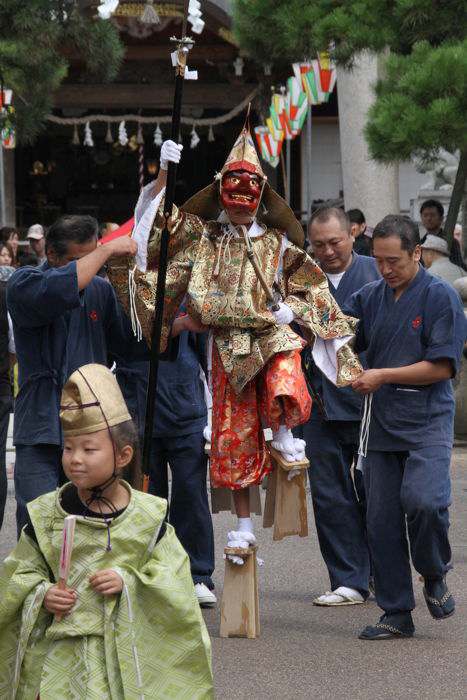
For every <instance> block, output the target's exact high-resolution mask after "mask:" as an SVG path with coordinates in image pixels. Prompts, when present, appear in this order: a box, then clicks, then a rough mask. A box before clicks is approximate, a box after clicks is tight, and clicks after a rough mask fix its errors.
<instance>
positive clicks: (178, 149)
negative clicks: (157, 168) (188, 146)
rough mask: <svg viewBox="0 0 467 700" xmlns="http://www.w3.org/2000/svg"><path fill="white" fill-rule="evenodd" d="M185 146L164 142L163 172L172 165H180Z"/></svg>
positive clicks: (162, 152)
mask: <svg viewBox="0 0 467 700" xmlns="http://www.w3.org/2000/svg"><path fill="white" fill-rule="evenodd" d="M182 149H183V146H182V144H181V143H175V141H170V140H169V141H164V143H163V144H162V147H161V159H160V160H161V170H167V168H168V165H169V162H170V163H180V158H181V155H182Z"/></svg>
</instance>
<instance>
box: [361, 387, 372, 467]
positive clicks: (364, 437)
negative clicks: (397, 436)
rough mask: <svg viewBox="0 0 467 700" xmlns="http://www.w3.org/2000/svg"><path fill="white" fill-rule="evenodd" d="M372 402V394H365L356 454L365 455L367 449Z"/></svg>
mask: <svg viewBox="0 0 467 700" xmlns="http://www.w3.org/2000/svg"><path fill="white" fill-rule="evenodd" d="M372 402H373V394H372V393H371V394H366V395H365V399H364V401H363V416H362V422H361V423H360V444H359V446H358V454H359V455H360V457H366V453H367V450H368V439H369V437H370V423H371V404H372Z"/></svg>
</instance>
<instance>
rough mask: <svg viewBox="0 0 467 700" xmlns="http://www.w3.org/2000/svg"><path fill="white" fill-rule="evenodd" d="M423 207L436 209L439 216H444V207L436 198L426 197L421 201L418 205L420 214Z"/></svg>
mask: <svg viewBox="0 0 467 700" xmlns="http://www.w3.org/2000/svg"><path fill="white" fill-rule="evenodd" d="M425 209H437V210H438V214H439V215H440V217H441V218H443V216H444V207H443V205H442V204H441V202H440V201H439V200H437V199H427V200H426V202H423V204H422V206H421V207H420V214H422V212H424V211H425Z"/></svg>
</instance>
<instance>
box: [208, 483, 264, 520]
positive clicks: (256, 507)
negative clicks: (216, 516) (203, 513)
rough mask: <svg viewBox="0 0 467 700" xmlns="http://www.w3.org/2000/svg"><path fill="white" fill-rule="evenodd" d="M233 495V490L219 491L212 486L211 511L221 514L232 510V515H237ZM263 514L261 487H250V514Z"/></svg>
mask: <svg viewBox="0 0 467 700" xmlns="http://www.w3.org/2000/svg"><path fill="white" fill-rule="evenodd" d="M232 494H233V491H232V490H231V489H222V488H221V489H217V488H214V486H211V511H212V512H213V513H220V512H221V511H224V510H230V512H231V513H232V515H235V508H234V502H233V496H232ZM261 512H262V511H261V497H260V493H259V486H250V513H254V514H255V515H261Z"/></svg>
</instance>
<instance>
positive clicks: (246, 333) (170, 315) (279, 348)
mask: <svg viewBox="0 0 467 700" xmlns="http://www.w3.org/2000/svg"><path fill="white" fill-rule="evenodd" d="M172 221H173V222H174V225H173V228H172V230H171V235H170V242H169V261H168V268H167V281H166V293H165V302H164V323H163V332H162V347H161V349H164V348H165V346H166V343H167V337H168V334H169V329H170V325H171V323H172V321H173V319H174V316H175V314H176V313H177V310H178V308H179V306H180V304H181V303H182V301H183V299H184V297H185V296H186V301H185V303H186V307H187V311H188V313H189V314H190V316H192V317H193V318H194V319H196V320H197V321H200V322H201V323H203V324H205V325H207V326H209V327H210V328H211V330H212V331H213V334H214V339H215V342H216V345H217V348H218V351H219V354H220V357H221V359H222V363H223V366H224V369H225V371H226V373H227V374H228V376H229V381H230V383H231V385H232V387H233V388H234V390H235V391H236V392H237V393H240V391H241V390H242V389H243V387H244V386H245V385H246V384H247V383H248V382H249V381H250V380H252V379H253V378H254V377H255V376H256V375H257V373H258V372H259V371H260V370H261V369H262V368H263V367H264V366H265V364H266V363H267V361H268V360H269V358H270V357H271V356H272V355H274V354H275V353H278V352H284V351H290V350H296V349H301V348H302V341H301V339H300V338H299V336H298V335H297V334H296V333H294V332H293V331H292V329H291V328H290V327H289V326H287V325H278V324H276V322H275V319H274V316H273V314H272V312H271V311H270V310H269V308H268V301H267V297H266V294H265V292H264V290H263V288H262V287H261V285H260V283H259V281H258V279H257V277H256V274H255V271H254V268H253V266H252V264H251V262H250V261H249V259H248V257H247V250H246V244H245V240H244V238H243V236H240V235H239V236H238V237H232V236H229V235H228V228H227V227H226V225H225V224H222V223H220V222H217V221H207V222H205V221H203V220H202V219H200V218H199V217H198V216H195V215H193V214H187V213H184V212H181V211H179V210H178V209H177V208H175V207H174V214H173V217H172ZM162 226H163V219H162V215H161V209H159V212H158V214H157V216H156V219H155V222H154V224H153V227H152V230H151V234H150V237H149V241H148V247H147V272H141V271H139V270H137V269H136V271H135V275H134V281H135V289H136V295H135V306H136V311H137V315H138V318H139V320H140V322H141V327H142V331H143V335H144V337H145V338H146V340H147V341H148V343H149V342H150V337H151V328H152V320H153V316H154V301H155V290H156V282H157V266H158V259H159V247H160V236H161V230H162ZM284 239H285V234H284V233H283V232H282V231H279V230H278V229H273V228H266V227H265V226H263V233H262V235H259V236H255V237H251V239H250V240H251V245H252V247H253V250H254V253H255V255H256V259H257V261H258V262H259V265H260V267H261V269H262V271H263V273H264V276H265V278H266V281H267V283H268V285H269V287H271V288H272V287H273V285H274V282H275V281H276V283H277V284H278V286H279V288H280V290H281V294H282V298H283V301H284V302H285V303H286V304H288V305H289V306H290V308H291V309H292V310H293V312H294V314H295V315H296V317H298V319H299V322H300V326H301V328H302V329H303V332H304V335H305V337H306V339H307V340H308V341H309V342H312V341H313V339H314V337H315V336H317V335H318V336H320V337H321V338H323V339H324V340H328V339H333V338H340V337H343V336H352V337H353V335H354V332H355V324H356V322H355V320H354V319H353V318H350V317H348V316H345V315H344V314H343V313H342V311H341V310H340V309H339V307H338V305H337V303H336V302H335V300H334V298H333V296H332V295H331V293H330V292H329V288H328V283H327V279H326V276H325V275H324V273H323V272H322V271H321V269H320V268H319V267H318V266H317V265H316V263H315V262H313V260H312V259H311V258H310V257H309V256H308V255H307V254H306V253H305V252H304V251H303V250H301V249H300V248H298V247H297V246H295V245H293V244H290V243H289V242H287V241H286V240H284ZM284 244H286V245H284ZM286 246H287V247H286ZM284 248H285V250H284ZM282 251H283V254H282ZM130 267H132V264H131V261H126V263H125V262H122V261H111V264H110V266H109V277H110V281H111V283H112V285H113V286H114V288H115V290H116V293H117V295H118V297H119V298H120V300H121V302H122V303H123V305H124V307H125V309H126V310H127V312H128V313H129V294H128V270H129V269H130ZM360 372H361V366H360V363H359V361H358V359H357V358H356V356H355V355H354V353H353V351H352V349H351V348H350V347H349V345H348V344H346V345H344V346H343V347H342V348H341V349H340V350H339V351H338V372H337V385H338V386H346V385H347V384H349V383H350V382H352V381H353V380H354V379H355V378H356V377H357V376H358V374H359V373H360Z"/></svg>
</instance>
